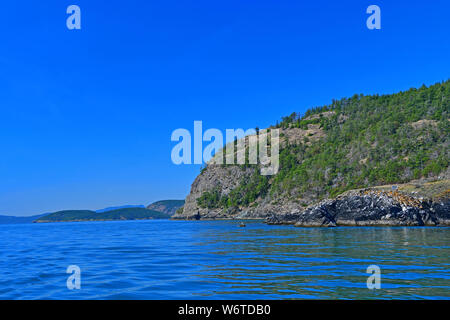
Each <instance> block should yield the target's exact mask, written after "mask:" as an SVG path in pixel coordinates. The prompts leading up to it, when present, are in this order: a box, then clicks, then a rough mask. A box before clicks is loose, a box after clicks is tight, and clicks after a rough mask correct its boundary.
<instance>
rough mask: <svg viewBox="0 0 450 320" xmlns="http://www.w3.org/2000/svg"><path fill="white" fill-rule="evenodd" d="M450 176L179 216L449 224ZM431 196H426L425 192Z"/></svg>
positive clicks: (311, 223)
mask: <svg viewBox="0 0 450 320" xmlns="http://www.w3.org/2000/svg"><path fill="white" fill-rule="evenodd" d="M448 186H449V183H448V180H444V181H438V182H423V181H422V182H420V183H417V184H405V185H400V186H380V187H373V188H366V189H359V190H351V191H348V192H345V193H344V194H342V195H340V196H338V197H336V198H334V199H326V200H323V201H321V202H319V203H316V204H313V205H310V206H308V207H306V208H304V207H302V206H300V205H297V206H295V205H294V203H291V202H286V203H285V204H284V205H282V206H279V207H277V208H276V210H271V209H270V207H269V208H268V207H265V208H264V210H261V209H263V208H262V207H259V208H236V207H234V208H228V209H205V208H202V209H197V210H190V211H187V210H186V208H185V210H184V212H183V214H179V215H175V216H173V217H172V219H181V220H239V219H264V220H265V222H266V223H267V224H271V225H281V224H289V225H295V226H297V227H337V226H450V189H448ZM425 195H427V196H425Z"/></svg>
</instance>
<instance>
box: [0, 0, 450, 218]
mask: <svg viewBox="0 0 450 320" xmlns="http://www.w3.org/2000/svg"><path fill="white" fill-rule="evenodd" d="M430 3H431V2H430V1H379V0H374V1H361V0H360V1H350V0H348V1H323V0H315V1H299V0H297V1H280V0H278V1H264V0H258V1H253V0H248V1H242V0H240V1H234V0H227V1H204V0H198V1H133V0H128V1H96V0H89V1H84V0H71V1H70V2H69V1H62V0H57V1H56V0H55V1H39V2H38V1H31V0H21V1H8V3H6V1H4V2H3V3H2V5H1V6H0V34H1V41H0V137H1V139H0V150H1V153H0V155H1V157H0V214H8V215H31V214H38V213H43V212H52V211H56V210H61V209H99V208H102V207H107V206H112V205H123V204H149V203H151V202H152V201H155V200H160V199H177V198H184V197H185V196H186V195H187V193H188V192H189V189H190V185H191V183H192V182H193V180H194V178H195V176H196V175H197V174H198V172H199V166H194V165H190V166H189V165H182V166H176V165H174V164H172V162H171V158H170V152H171V149H172V147H173V146H174V145H175V143H173V142H171V141H170V136H171V133H172V131H173V130H175V129H177V128H186V129H189V130H192V129H193V122H194V120H202V121H203V126H204V128H205V129H207V128H218V129H221V130H225V129H227V128H244V129H248V128H253V127H255V126H259V127H261V128H262V127H266V126H269V125H270V124H273V123H275V122H276V120H278V119H280V118H281V117H282V116H285V115H288V114H290V113H291V112H293V111H297V112H301V111H305V110H306V109H307V108H309V107H313V106H317V105H323V104H327V103H329V102H330V101H331V99H332V98H341V97H345V96H351V95H353V94H354V93H365V94H370V93H392V92H396V91H400V90H405V89H408V88H410V87H417V86H420V85H422V84H423V83H425V84H433V83H435V82H438V81H442V80H446V79H448V78H449V77H450V41H449V34H450V19H449V16H450V2H449V1H446V0H440V1H439V0H436V1H433V2H432V5H431V4H430ZM71 4H76V5H79V6H80V8H81V15H82V17H81V18H82V22H81V26H82V29H81V30H75V31H71V30H68V29H67V28H66V18H67V16H68V15H67V14H66V8H67V7H68V6H69V5H71ZM371 4H376V5H378V6H379V7H380V8H381V15H382V22H381V24H382V29H381V30H368V29H367V28H366V19H367V17H368V15H367V14H366V12H365V11H366V8H367V7H368V6H369V5H371Z"/></svg>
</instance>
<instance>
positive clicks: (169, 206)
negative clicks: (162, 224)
mask: <svg viewBox="0 0 450 320" xmlns="http://www.w3.org/2000/svg"><path fill="white" fill-rule="evenodd" d="M183 205H184V200H161V201H157V202H154V203H152V204H151V205H149V206H148V207H147V209H149V210H154V211H158V212H162V213H166V214H168V215H170V216H173V215H174V214H175V212H176V211H177V210H178V209H180V208H182V207H183Z"/></svg>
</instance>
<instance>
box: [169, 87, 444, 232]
mask: <svg viewBox="0 0 450 320" xmlns="http://www.w3.org/2000/svg"><path fill="white" fill-rule="evenodd" d="M449 117H450V81H445V82H442V83H437V84H435V85H433V86H430V87H426V86H423V87H421V88H419V89H414V88H413V89H410V90H408V91H405V92H400V93H397V94H393V95H382V96H381V95H374V96H364V95H354V96H353V97H351V98H344V99H341V100H339V101H336V100H334V101H333V103H332V104H330V105H328V106H323V107H318V108H314V109H311V110H308V111H307V112H306V113H305V114H299V113H292V114H291V115H290V116H288V117H284V118H283V119H282V121H281V122H280V123H277V124H276V125H274V126H271V127H269V128H268V129H269V132H270V130H272V129H277V130H279V133H280V143H279V146H280V152H279V157H280V167H279V171H278V172H277V174H275V175H273V176H262V175H260V173H259V172H260V167H259V165H249V164H248V163H245V164H240V165H237V164H234V165H229V164H227V165H217V164H213V163H209V164H208V165H207V166H206V167H205V168H203V169H202V171H201V173H200V174H199V175H198V176H197V178H196V179H195V181H194V182H193V184H192V186H191V191H190V193H189V195H188V196H187V198H186V200H185V205H184V208H183V210H182V211H181V210H180V211H178V212H177V213H176V214H175V215H174V216H173V218H174V219H253V218H257V219H267V221H268V222H269V223H295V224H296V225H299V226H300V225H303V226H317V225H320V226H327V225H330V226H332V225H445V224H448V221H449V219H448V209H449V207H448V197H447V198H446V197H440V198H439V199H438V198H436V195H437V194H442V193H443V194H445V192H446V191H448V189H449V188H450V185H449V183H448V181H449V180H448V179H449V178H450V173H449V172H450V171H449V164H450V121H449V120H450V118H449ZM244 144H245V145H246V146H247V142H245V143H244ZM228 147H229V145H227V146H226V147H225V148H228ZM232 147H233V148H234V146H232ZM246 152H247V150H246ZM393 184H395V185H398V186H399V187H398V189H396V190H395V191H396V192H397V193H396V194H390V193H389V192H393V191H392V190H391V189H389V188H388V189H386V188H385V186H386V185H388V186H391V187H392V185H393ZM435 185H439V188H437V189H439V190H435V189H436V188H435ZM377 186H384V187H377ZM383 188H384V189H383ZM414 188H416V189H418V190H416V191H414V192H416V193H411V192H410V191H411V190H410V189H414ZM377 190H378V191H380V190H381V191H382V192H384V193H377V192H378V191H377ZM381 191H380V192H381ZM361 192H362V193H361ZM364 192H366V193H364ZM419 193H420V194H419ZM447 194H448V192H447ZM405 199H406V200H405Z"/></svg>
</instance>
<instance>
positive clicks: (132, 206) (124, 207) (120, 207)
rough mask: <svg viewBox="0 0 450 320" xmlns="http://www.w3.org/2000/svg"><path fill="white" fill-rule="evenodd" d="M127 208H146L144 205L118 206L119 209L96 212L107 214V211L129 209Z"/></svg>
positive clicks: (113, 208) (111, 208) (109, 208)
mask: <svg viewBox="0 0 450 320" xmlns="http://www.w3.org/2000/svg"><path fill="white" fill-rule="evenodd" d="M127 208H145V206H144V205H142V204H140V205H125V206H117V207H107V208H104V209H99V210H95V212H97V213H102V212H107V211H113V210H118V209H127Z"/></svg>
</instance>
